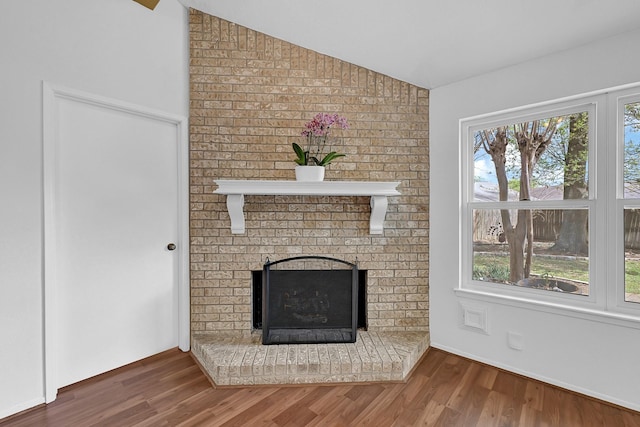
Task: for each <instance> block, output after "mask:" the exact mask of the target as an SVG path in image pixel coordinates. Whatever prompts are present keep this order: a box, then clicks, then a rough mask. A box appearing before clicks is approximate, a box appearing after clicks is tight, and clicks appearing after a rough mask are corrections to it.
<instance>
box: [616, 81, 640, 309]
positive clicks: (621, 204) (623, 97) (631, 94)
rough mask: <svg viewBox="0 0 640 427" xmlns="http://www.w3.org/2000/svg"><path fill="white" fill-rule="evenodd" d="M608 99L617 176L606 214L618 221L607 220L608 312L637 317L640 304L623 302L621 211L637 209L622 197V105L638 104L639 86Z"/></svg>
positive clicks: (637, 202)
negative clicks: (610, 283) (610, 240)
mask: <svg viewBox="0 0 640 427" xmlns="http://www.w3.org/2000/svg"><path fill="white" fill-rule="evenodd" d="M610 98H611V99H610V113H609V117H610V120H609V127H610V132H609V138H611V139H612V140H613V141H615V142H616V149H615V154H614V155H612V156H611V160H610V162H611V168H612V169H613V170H615V171H616V174H615V179H612V180H611V184H610V194H614V195H615V199H614V200H612V202H611V203H610V211H609V212H608V215H609V217H610V218H617V220H613V221H610V225H611V228H612V230H611V233H613V235H614V236H615V243H614V246H613V248H612V250H611V251H610V260H609V265H611V266H616V267H615V268H612V270H613V272H612V276H613V277H614V279H613V280H614V282H615V283H617V284H618V286H611V287H610V288H609V289H608V300H609V301H610V304H609V306H610V309H611V310H614V311H617V312H621V313H626V314H632V315H633V314H638V312H639V310H640V307H639V306H640V303H634V302H628V301H625V274H624V263H625V259H624V209H625V208H636V209H640V199H625V198H624V176H623V166H624V144H625V141H624V106H625V105H626V104H630V103H635V102H639V103H640V87H634V88H630V89H626V90H620V91H616V92H612V93H611V95H610ZM639 315H640V314H639Z"/></svg>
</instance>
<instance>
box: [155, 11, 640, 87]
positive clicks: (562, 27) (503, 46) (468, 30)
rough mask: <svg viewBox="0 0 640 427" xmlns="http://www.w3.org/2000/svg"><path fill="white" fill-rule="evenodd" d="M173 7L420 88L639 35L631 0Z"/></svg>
mask: <svg viewBox="0 0 640 427" xmlns="http://www.w3.org/2000/svg"><path fill="white" fill-rule="evenodd" d="M180 2H181V3H183V4H184V5H186V6H188V7H193V8H195V9H198V10H201V11H203V12H206V13H208V14H210V15H214V16H217V17H220V18H222V19H225V20H228V21H231V22H235V23H236V24H239V25H242V26H244V27H248V28H251V29H254V30H256V31H260V32H262V33H265V34H268V35H270V36H273V37H277V38H279V39H282V40H286V41H288V42H290V43H294V44H296V45H299V46H302V47H305V48H308V49H312V50H315V51H317V52H320V53H323V54H326V55H330V56H333V57H335V58H339V59H341V60H344V61H347V62H351V63H353V64H356V65H359V66H362V67H366V68H368V69H371V70H374V71H376V72H379V73H383V74H386V75H389V76H391V77H394V78H397V79H399V80H403V81H405V82H408V83H412V84H415V85H417V86H421V87H424V88H428V89H432V88H436V87H438V86H443V85H446V84H449V83H453V82H456V81H459V80H463V79H466V78H469V77H472V76H475V75H479V74H483V73H486V72H490V71H493V70H497V69H500V68H504V67H508V66H510V65H514V64H518V63H521V62H524V61H528V60H531V59H535V58H538V57H541V56H544V55H547V54H550V53H555V52H559V51H562V50H565V49H569V48H572V47H576V46H580V45H582V44H587V43H590V42H593V41H595V40H598V39H603V38H606V37H611V36H613V35H617V34H620V33H623V32H627V31H631V30H634V29H638V28H640V1H639V0H393V1H390V0H386V1H385V0H321V1H310V0H269V1H266V0H180ZM160 4H161V5H162V3H160ZM630 54H632V53H631V52H630ZM633 54H635V53H633Z"/></svg>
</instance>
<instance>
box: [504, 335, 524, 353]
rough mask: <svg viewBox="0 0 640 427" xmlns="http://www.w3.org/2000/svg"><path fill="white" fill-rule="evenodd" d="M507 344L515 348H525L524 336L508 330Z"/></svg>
mask: <svg viewBox="0 0 640 427" xmlns="http://www.w3.org/2000/svg"><path fill="white" fill-rule="evenodd" d="M507 344H508V345H509V347H510V348H512V349H514V350H520V351H522V350H524V336H523V335H522V334H519V333H517V332H511V331H509V332H507Z"/></svg>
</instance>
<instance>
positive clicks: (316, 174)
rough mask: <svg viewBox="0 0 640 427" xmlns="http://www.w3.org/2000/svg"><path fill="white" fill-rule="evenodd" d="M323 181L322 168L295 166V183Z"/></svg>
mask: <svg viewBox="0 0 640 427" xmlns="http://www.w3.org/2000/svg"><path fill="white" fill-rule="evenodd" d="M322 180H324V166H296V181H305V182H309V181H322Z"/></svg>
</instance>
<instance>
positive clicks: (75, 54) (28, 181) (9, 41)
mask: <svg viewBox="0 0 640 427" xmlns="http://www.w3.org/2000/svg"><path fill="white" fill-rule="evenodd" d="M187 20H188V18H187V10H186V9H185V8H184V7H183V6H182V5H181V4H180V3H178V1H177V0H162V1H161V2H160V4H159V5H158V7H156V9H155V11H150V10H148V9H146V8H144V7H142V6H140V5H139V4H137V3H134V2H133V1H131V0H109V1H102V0H21V1H3V2H0V58H1V61H2V66H1V67H0V418H3V417H5V416H8V415H10V414H12V413H15V412H18V411H21V410H23V409H26V408H29V407H31V406H34V405H37V404H39V403H42V402H43V401H44V384H43V378H44V377H43V294H42V287H43V282H42V240H43V229H42V191H43V189H42V81H43V80H45V81H48V82H51V83H54V84H58V85H62V86H65V87H69V88H74V89H79V90H83V91H87V92H90V93H94V94H97V95H101V96H105V97H108V98H114V99H119V100H122V101H126V102H130V103H134V104H138V105H142V106H146V107H149V108H151V109H156V110H160V111H164V112H167V113H171V114H176V115H182V116H187V115H188V66H187V61H188V59H187V58H188V22H187ZM114 173H116V171H114Z"/></svg>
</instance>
